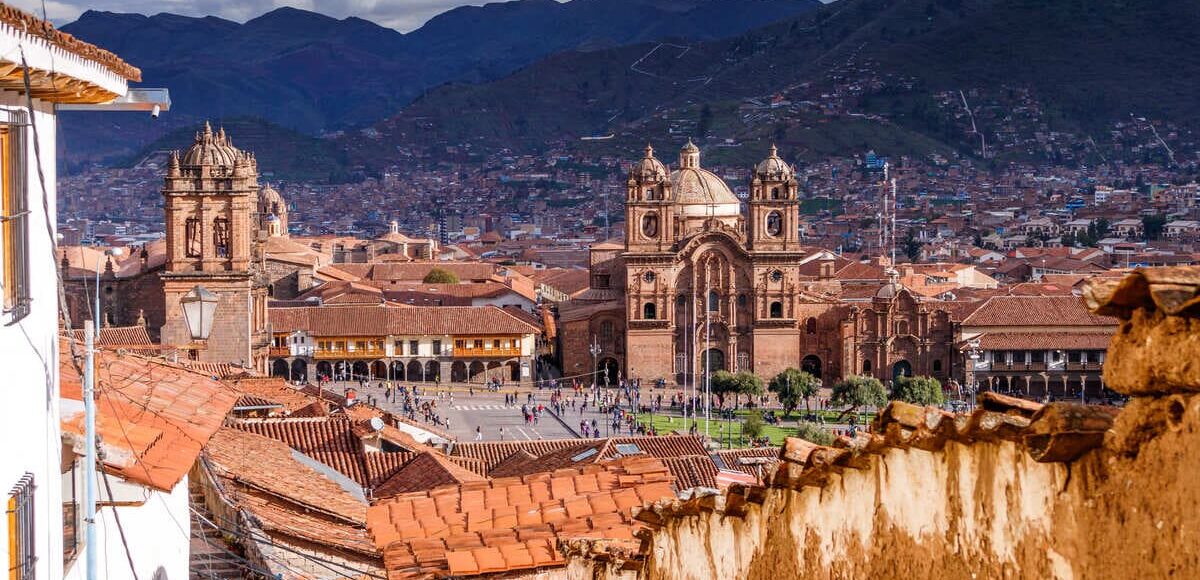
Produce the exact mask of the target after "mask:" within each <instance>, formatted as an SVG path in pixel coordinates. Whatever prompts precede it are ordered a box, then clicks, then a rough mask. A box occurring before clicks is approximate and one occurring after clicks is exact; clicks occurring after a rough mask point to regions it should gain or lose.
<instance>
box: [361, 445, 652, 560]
mask: <svg viewBox="0 0 1200 580" xmlns="http://www.w3.org/2000/svg"><path fill="white" fill-rule="evenodd" d="M655 465H656V466H657V469H654V468H653V466H655ZM630 466H632V467H634V468H636V469H637V470H638V472H639V474H638V475H630V474H629V473H628V472H627V471H626V468H627V467H630ZM621 475H625V476H628V477H632V478H633V479H632V480H626V482H627V484H628V485H630V486H635V487H636V489H634V488H633V487H630V488H623V487H622V486H623V485H624V484H622V483H621V481H622V478H621V477H620V476H621ZM670 481H671V477H670V475H669V473H668V472H667V470H666V467H665V466H664V465H663V464H662V463H661V462H659V461H658V460H657V459H654V458H652V457H640V458H619V459H616V460H613V461H609V462H604V463H602V464H598V465H588V466H584V467H580V468H577V469H563V470H559V471H558V472H556V473H555V474H554V475H553V476H550V475H549V474H545V473H539V474H533V475H529V476H525V477H523V478H517V477H505V478H499V479H495V480H491V481H488V482H484V483H486V484H487V485H486V487H481V486H480V484H479V483H478V482H473V483H475V485H472V486H468V485H466V484H463V485H452V486H446V487H442V488H437V489H434V490H429V491H425V492H417V493H406V494H401V495H397V496H394V497H391V498H388V499H386V500H382V501H380V502H378V503H377V504H376V505H375V506H373V507H371V508H370V510H369V512H368V518H367V519H368V527H369V529H370V531H371V535H372V537H373V538H374V540H375V542H376V545H377V546H379V547H380V548H381V549H382V550H383V552H384V560H385V566H386V568H387V570H388V572H389V578H415V577H420V576H421V575H423V574H430V573H434V574H436V573H442V574H445V573H450V574H454V573H455V572H454V571H453V568H452V566H459V569H460V570H463V571H461V572H458V573H459V574H463V575H469V574H471V573H469V572H465V570H468V569H470V568H471V562H474V564H475V566H476V567H477V569H478V570H479V571H478V572H477V573H490V572H504V571H510V570H522V569H528V568H533V567H539V566H552V565H562V564H563V563H565V560H564V559H563V557H562V556H561V555H560V554H559V553H558V551H557V549H556V547H555V542H556V541H557V540H558V539H561V538H567V537H577V536H578V537H582V536H586V537H608V538H626V539H627V538H632V537H633V527H635V526H640V524H635V523H634V522H633V519H632V509H633V507H634V504H633V503H632V500H634V499H637V500H639V501H638V504H639V505H640V503H641V502H642V501H656V500H659V499H663V498H666V497H673V495H674V494H673V492H672V490H671V484H670ZM577 486H578V487H579V488H582V489H583V490H590V491H579V489H577ZM513 488H516V489H513ZM539 488H540V489H546V488H549V489H556V488H557V489H558V490H560V491H562V492H563V493H564V494H565V493H566V491H567V490H570V491H571V493H570V494H569V495H564V496H563V497H555V498H552V499H542V498H540V496H541V495H542V494H539V493H537V492H535V491H534V490H535V489H539ZM656 493H657V494H659V495H657V496H656V495H655V494H656ZM454 516H458V517H460V518H464V519H465V524H466V530H465V531H466V533H463V530H455V529H454V528H455V526H453V525H447V521H448V520H449V518H451V517H454ZM431 540H434V541H436V542H437V543H436V544H434V543H431V542H430V541H431ZM401 545H404V546H407V548H408V549H407V550H404V549H400V546H401ZM467 551H469V552H470V559H468V558H467V557H466V556H465V555H462V553H463V552H467ZM410 555H415V556H416V558H415V560H416V563H415V564H414V561H413V558H412V557H410ZM452 560H453V561H454V562H457V563H455V564H453V565H452V564H450V562H451V561H452Z"/></svg>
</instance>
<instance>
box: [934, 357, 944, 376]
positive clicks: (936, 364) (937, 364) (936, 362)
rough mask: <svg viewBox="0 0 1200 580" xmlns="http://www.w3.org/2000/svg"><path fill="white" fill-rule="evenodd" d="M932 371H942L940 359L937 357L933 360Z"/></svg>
mask: <svg viewBox="0 0 1200 580" xmlns="http://www.w3.org/2000/svg"><path fill="white" fill-rule="evenodd" d="M933 372H935V373H940V372H942V359H940V358H939V359H934V360H933Z"/></svg>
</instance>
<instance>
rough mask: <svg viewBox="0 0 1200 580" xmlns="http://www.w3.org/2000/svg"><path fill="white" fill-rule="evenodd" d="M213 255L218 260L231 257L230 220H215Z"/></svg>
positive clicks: (220, 218) (221, 218)
mask: <svg viewBox="0 0 1200 580" xmlns="http://www.w3.org/2000/svg"><path fill="white" fill-rule="evenodd" d="M213 253H214V254H216V256H217V257H218V258H228V257H229V220H228V219H226V218H223V217H219V218H216V219H214V220H213Z"/></svg>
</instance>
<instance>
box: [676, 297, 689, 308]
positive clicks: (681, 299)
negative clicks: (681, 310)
mask: <svg viewBox="0 0 1200 580" xmlns="http://www.w3.org/2000/svg"><path fill="white" fill-rule="evenodd" d="M675 303H676V304H678V305H680V306H683V305H684V304H687V295H685V294H680V295H679V297H678V298H676V299H675Z"/></svg>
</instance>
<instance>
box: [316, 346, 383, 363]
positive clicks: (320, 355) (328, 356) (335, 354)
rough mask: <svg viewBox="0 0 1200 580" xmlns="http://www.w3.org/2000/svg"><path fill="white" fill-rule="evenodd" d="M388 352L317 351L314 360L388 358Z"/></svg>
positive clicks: (375, 350) (368, 350)
mask: <svg viewBox="0 0 1200 580" xmlns="http://www.w3.org/2000/svg"><path fill="white" fill-rule="evenodd" d="M386 357H387V351H386V350H384V349H382V348H380V349H365V350H319V349H318V350H316V351H314V352H313V358H315V359H317V360H358V359H373V358H386Z"/></svg>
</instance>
